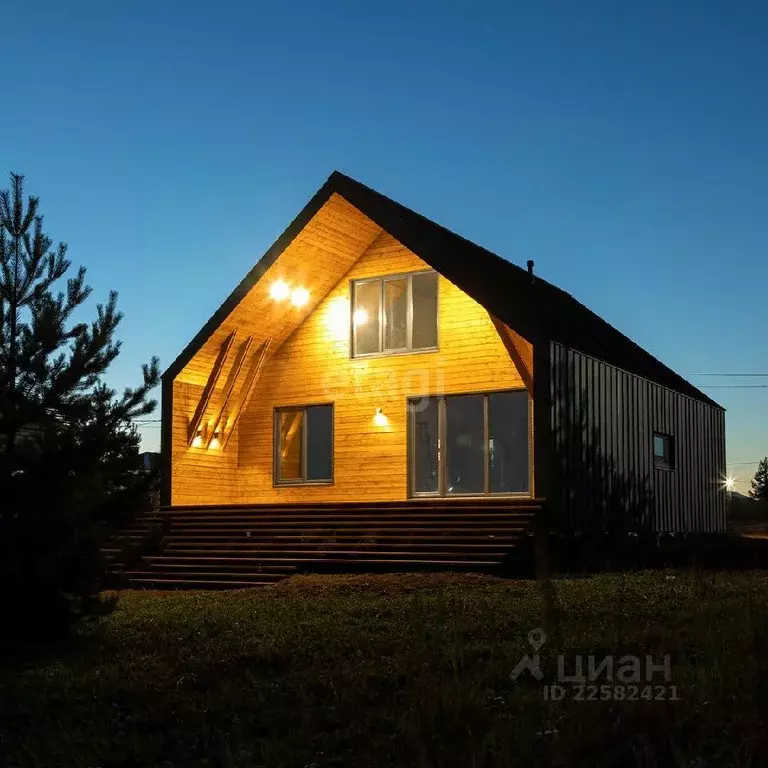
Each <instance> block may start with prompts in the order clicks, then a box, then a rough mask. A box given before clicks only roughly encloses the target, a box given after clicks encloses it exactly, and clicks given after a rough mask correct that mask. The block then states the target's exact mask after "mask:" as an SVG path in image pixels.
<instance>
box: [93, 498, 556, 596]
mask: <svg viewBox="0 0 768 768" xmlns="http://www.w3.org/2000/svg"><path fill="white" fill-rule="evenodd" d="M540 509H541V502H540V500H537V499H525V498H519V499H517V498H506V499H496V498H494V499H476V498H474V499H463V500H461V499H451V500H442V499H429V500H419V502H412V501H411V502H407V501H405V502H395V503H373V504H359V503H353V502H345V503H342V504H333V505H330V504H317V503H304V504H286V505H276V504H263V505H232V506H216V507H212V506H201V507H183V508H170V509H164V510H161V511H160V512H159V513H150V514H147V515H144V516H142V517H141V518H139V519H137V520H134V521H133V522H132V523H131V524H130V525H128V526H126V528H125V529H124V530H123V531H121V532H120V534H119V536H118V537H116V538H115V540H114V542H113V543H112V544H110V545H108V546H107V547H105V550H104V557H105V559H106V560H107V561H108V562H107V567H108V569H109V570H110V571H112V572H114V573H118V572H119V571H120V569H121V568H123V569H124V570H125V571H126V574H125V576H126V577H127V578H128V579H129V583H130V585H132V586H134V587H137V588H149V587H154V588H158V589H232V588H245V587H252V586H261V585H264V584H270V583H277V582H278V581H280V580H281V579H283V578H286V577H288V576H290V575H291V574H293V573H297V572H299V571H308V570H309V571H323V572H325V571H329V570H330V571H338V570H345V571H349V570H356V571H365V570H370V571H403V570H411V571H413V570H421V569H426V570H439V569H451V570H453V569H461V570H467V569H470V570H472V569H474V570H480V571H487V570H489V569H493V568H495V567H496V566H498V564H499V563H500V562H501V561H502V560H503V559H504V558H505V557H507V556H508V555H509V553H510V552H512V551H514V549H515V547H516V546H517V544H518V542H519V541H520V540H521V539H522V537H523V536H524V535H525V534H526V533H527V532H529V531H530V530H531V524H532V522H533V520H534V518H535V515H536V514H537V512H539V510H540ZM158 533H160V534H161V536H160V538H159V539H158V538H156V540H155V545H156V547H157V549H156V551H154V552H152V553H151V554H149V553H148V554H146V555H144V556H143V557H142V558H141V561H140V562H138V563H137V562H126V563H123V562H121V561H122V560H123V558H124V557H125V556H126V555H125V549H126V548H128V549H130V548H132V547H135V546H136V545H138V544H141V543H142V542H148V541H149V540H150V537H151V536H152V535H153V534H154V535H155V536H157V534H158Z"/></svg>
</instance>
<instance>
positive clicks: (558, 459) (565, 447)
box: [550, 343, 726, 532]
mask: <svg viewBox="0 0 768 768" xmlns="http://www.w3.org/2000/svg"><path fill="white" fill-rule="evenodd" d="M550 369H551V371H550V372H551V377H550V381H551V384H550V394H551V399H552V416H551V420H550V423H551V426H552V430H553V437H554V440H553V446H554V450H555V455H554V457H553V481H554V484H555V487H554V488H553V494H552V498H553V502H554V503H555V504H556V505H557V506H558V507H559V509H558V513H559V514H560V515H561V519H560V522H561V524H562V525H563V526H564V527H567V528H570V529H573V530H585V529H590V528H595V527H600V528H603V527H605V526H606V525H607V524H608V523H609V522H611V521H612V524H615V523H616V521H617V520H624V521H625V522H629V521H638V520H640V519H642V520H644V523H645V524H646V525H648V526H649V527H652V528H653V529H655V530H657V531H665V532H718V531H724V530H725V528H726V511H725V503H726V494H725V490H724V488H723V477H724V475H725V414H724V413H723V411H722V410H720V409H718V408H715V407H713V406H710V405H707V404H706V403H703V402H699V401H696V400H693V399H692V398H690V397H687V396H685V395H681V394H678V393H677V392H673V391H672V390H670V389H667V388H665V387H662V386H660V385H658V384H655V383H653V382H650V381H648V380H647V379H643V378H641V377H639V376H636V375H634V374H631V373H627V372H626V371H622V370H621V369H619V368H615V367H614V366H611V365H608V364H607V363H604V362H602V361H601V360H597V359H595V358H593V357H590V356H588V355H584V354H582V353H580V352H576V351H574V350H572V349H567V348H566V347H564V346H563V345H561V344H557V343H552V344H550ZM654 432H664V433H666V434H670V435H672V436H673V438H674V447H675V468H674V469H673V470H663V469H657V468H655V467H654V466H653V433H654ZM630 527H633V528H635V527H638V525H636V524H635V523H633V524H632V525H631V526H630Z"/></svg>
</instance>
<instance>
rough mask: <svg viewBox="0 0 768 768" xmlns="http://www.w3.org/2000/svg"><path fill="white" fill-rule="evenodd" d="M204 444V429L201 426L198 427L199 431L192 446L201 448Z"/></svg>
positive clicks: (193, 439)
mask: <svg viewBox="0 0 768 768" xmlns="http://www.w3.org/2000/svg"><path fill="white" fill-rule="evenodd" d="M202 444H203V430H202V428H201V427H198V428H197V432H195V436H194V437H193V438H192V447H193V448H200V447H201V446H202Z"/></svg>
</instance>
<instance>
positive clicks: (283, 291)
mask: <svg viewBox="0 0 768 768" xmlns="http://www.w3.org/2000/svg"><path fill="white" fill-rule="evenodd" d="M290 293H291V289H290V288H289V287H288V283H285V282H283V281H282V280H277V281H275V282H274V283H272V287H271V288H270V289H269V295H270V296H271V297H272V298H273V299H274V300H275V301H283V300H285V299H287V298H288V296H289V295H290Z"/></svg>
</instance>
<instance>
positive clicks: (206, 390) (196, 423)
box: [187, 331, 236, 445]
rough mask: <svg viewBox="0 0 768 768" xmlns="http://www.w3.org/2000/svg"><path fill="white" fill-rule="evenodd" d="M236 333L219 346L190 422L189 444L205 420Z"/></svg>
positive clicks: (233, 332)
mask: <svg viewBox="0 0 768 768" xmlns="http://www.w3.org/2000/svg"><path fill="white" fill-rule="evenodd" d="M235 333H236V331H232V333H230V334H229V336H227V338H226V339H224V341H223V342H222V344H221V347H220V348H219V354H218V355H217V356H216V362H215V363H214V364H213V368H212V369H211V373H210V375H209V376H208V381H207V382H206V384H205V387H203V393H202V394H201V395H200V401H199V402H198V404H197V408H195V414H194V416H193V417H192V421H190V422H189V430H188V432H187V443H188V444H189V445H192V441H193V440H194V439H195V436H196V435H197V430H198V429H199V428H200V424H201V423H202V421H203V417H204V416H205V412H206V410H207V408H208V403H209V402H210V400H211V395H212V394H213V390H214V388H215V387H216V382H217V381H218V380H219V376H220V375H221V371H222V369H223V368H224V363H225V362H226V360H227V355H229V350H230V349H231V347H232V343H233V342H234V340H235Z"/></svg>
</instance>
